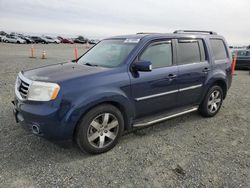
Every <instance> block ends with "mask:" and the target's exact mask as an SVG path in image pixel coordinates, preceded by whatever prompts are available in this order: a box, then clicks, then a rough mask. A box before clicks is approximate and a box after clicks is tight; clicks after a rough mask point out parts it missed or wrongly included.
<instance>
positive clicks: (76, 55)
mask: <svg viewBox="0 0 250 188" xmlns="http://www.w3.org/2000/svg"><path fill="white" fill-rule="evenodd" d="M74 52H75V59H78V49H77V47H75V50H74Z"/></svg>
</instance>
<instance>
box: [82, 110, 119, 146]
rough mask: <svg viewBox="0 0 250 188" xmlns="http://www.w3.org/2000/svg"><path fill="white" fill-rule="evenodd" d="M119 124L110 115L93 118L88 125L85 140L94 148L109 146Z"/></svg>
mask: <svg viewBox="0 0 250 188" xmlns="http://www.w3.org/2000/svg"><path fill="white" fill-rule="evenodd" d="M118 131H119V122H118V120H117V118H116V117H115V116H114V115H113V114H111V113H103V114H100V115H98V116H97V117H95V118H94V119H93V120H92V122H91V123H90V125H89V128H88V134H87V138H88V141H89V143H90V144H91V145H92V146H94V147H96V148H104V147H106V146H108V145H110V144H111V143H112V142H113V141H114V140H115V138H116V137H117V134H118Z"/></svg>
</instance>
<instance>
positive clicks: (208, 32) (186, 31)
mask: <svg viewBox="0 0 250 188" xmlns="http://www.w3.org/2000/svg"><path fill="white" fill-rule="evenodd" d="M174 33H207V34H210V35H217V33H216V32H214V31H199V30H176V31H174Z"/></svg>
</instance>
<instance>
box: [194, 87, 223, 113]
mask: <svg viewBox="0 0 250 188" xmlns="http://www.w3.org/2000/svg"><path fill="white" fill-rule="evenodd" d="M222 103H223V91H222V88H221V87H220V86H218V85H214V86H212V87H211V88H210V89H209V91H208V93H207V94H206V96H205V98H204V100H203V102H202V103H201V105H200V107H199V112H200V114H201V115H202V116H204V117H213V116H215V115H216V114H217V113H218V112H219V110H220V108H221V105H222Z"/></svg>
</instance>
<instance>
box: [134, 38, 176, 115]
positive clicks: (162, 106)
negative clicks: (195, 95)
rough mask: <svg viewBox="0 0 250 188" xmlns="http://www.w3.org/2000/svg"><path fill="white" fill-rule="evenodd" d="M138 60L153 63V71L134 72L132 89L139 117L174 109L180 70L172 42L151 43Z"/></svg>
mask: <svg viewBox="0 0 250 188" xmlns="http://www.w3.org/2000/svg"><path fill="white" fill-rule="evenodd" d="M137 59H138V60H147V61H150V62H151V63H152V71H151V72H136V73H132V72H131V89H132V95H133V98H134V101H135V108H136V117H137V118H138V117H142V116H145V115H153V114H155V113H159V112H162V111H166V110H168V109H172V108H175V107H176V99H177V93H178V85H177V82H176V78H177V76H178V69H177V66H176V65H175V64H174V63H173V45H172V40H170V39H168V40H167V39H166V40H161V41H157V42H156V41H155V42H152V43H150V44H149V45H148V46H147V47H146V48H145V49H144V50H143V52H142V53H140V54H139V56H138V58H137ZM134 63H136V61H135V62H134Z"/></svg>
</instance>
